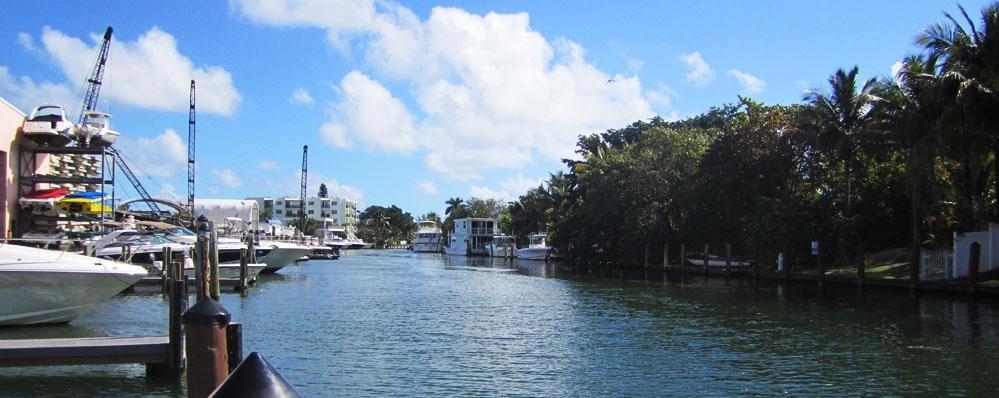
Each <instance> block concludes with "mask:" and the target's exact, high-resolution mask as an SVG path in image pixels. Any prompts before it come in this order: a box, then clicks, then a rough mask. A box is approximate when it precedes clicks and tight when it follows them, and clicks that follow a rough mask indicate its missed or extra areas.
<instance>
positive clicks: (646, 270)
mask: <svg viewBox="0 0 999 398" xmlns="http://www.w3.org/2000/svg"><path fill="white" fill-rule="evenodd" d="M642 279H643V280H644V281H645V282H648V281H649V244H648V243H647V242H646V243H645V259H644V260H643V261H642Z"/></svg>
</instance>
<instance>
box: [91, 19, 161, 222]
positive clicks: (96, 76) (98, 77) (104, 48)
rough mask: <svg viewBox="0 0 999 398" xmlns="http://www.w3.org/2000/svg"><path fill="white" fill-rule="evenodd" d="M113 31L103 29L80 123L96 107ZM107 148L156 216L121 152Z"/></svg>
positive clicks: (158, 209) (154, 203) (155, 208)
mask: <svg viewBox="0 0 999 398" xmlns="http://www.w3.org/2000/svg"><path fill="white" fill-rule="evenodd" d="M113 32H114V29H112V28H111V27H110V26H108V29H107V30H106V31H104V41H103V42H102V43H101V49H100V51H99V52H98V53H97V62H96V63H94V70H93V71H92V72H91V73H90V78H89V79H87V91H86V94H84V97H83V109H82V110H80V118H79V121H80V125H85V124H86V121H87V112H89V111H93V110H95V109H97V98H98V97H99V96H100V95H101V85H102V84H103V82H104V67H105V66H106V65H107V62H108V51H109V50H110V48H111V34H112V33H113ZM107 149H108V152H111V154H112V155H113V157H114V162H115V164H117V165H118V168H120V169H121V171H122V172H123V173H124V174H125V177H127V178H128V181H129V182H131V183H132V186H134V187H135V190H136V191H138V192H139V195H140V196H142V199H143V200H144V201H145V202H146V203H147V204H149V208H151V209H153V211H154V212H155V213H156V215H157V216H158V215H159V214H160V208H159V206H157V205H156V202H153V201H151V199H152V198H151V197H150V196H149V193H148V192H146V189H145V188H143V187H142V183H141V182H139V179H138V178H136V177H135V174H134V173H132V169H131V168H129V167H128V165H127V164H125V160H124V159H122V158H121V153H119V152H118V150H117V149H115V148H114V147H112V146H108V148H107Z"/></svg>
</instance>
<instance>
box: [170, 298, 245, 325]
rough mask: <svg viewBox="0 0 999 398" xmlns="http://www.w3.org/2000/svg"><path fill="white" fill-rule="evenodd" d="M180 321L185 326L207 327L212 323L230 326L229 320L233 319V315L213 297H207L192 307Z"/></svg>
mask: <svg viewBox="0 0 999 398" xmlns="http://www.w3.org/2000/svg"><path fill="white" fill-rule="evenodd" d="M180 319H181V321H182V322H183V324H185V325H207V324H212V323H217V324H222V325H228V324H229V320H231V319H232V315H230V314H229V311H226V309H225V308H224V307H222V305H221V304H219V303H218V302H217V301H215V300H214V299H212V298H211V297H205V298H203V299H201V301H199V302H198V303H197V304H195V305H194V306H193V307H191V309H189V310H187V312H185V313H184V316H182V317H181V318H180Z"/></svg>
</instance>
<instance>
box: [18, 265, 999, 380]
mask: <svg viewBox="0 0 999 398" xmlns="http://www.w3.org/2000/svg"><path fill="white" fill-rule="evenodd" d="M222 304H223V305H224V306H225V307H226V308H227V309H229V311H230V312H232V314H233V319H234V320H235V321H239V322H242V323H243V324H244V333H245V336H244V349H245V350H246V352H247V353H248V352H250V351H259V352H261V353H262V354H263V355H264V357H266V358H267V359H268V360H269V361H270V362H271V364H273V365H274V366H275V367H277V368H278V369H279V370H280V371H281V372H282V374H284V376H285V377H287V378H288V379H289V380H290V381H291V382H292V383H293V384H295V385H296V387H297V388H298V389H299V390H300V391H302V392H303V393H305V394H306V395H307V396H316V397H318V396H437V395H460V396H554V397H568V396H572V397H576V396H598V397H603V396H628V397H637V396H657V397H658V396H673V395H760V394H763V395H774V394H794V395H837V396H838V395H859V394H868V395H886V394H887V395H940V394H950V395H973V396H974V395H979V396H980V395H992V396H995V395H996V394H997V392H999V377H996V375H997V374H999V328H997V326H999V310H997V308H999V307H997V306H996V304H994V303H988V302H984V303H983V302H979V303H978V304H975V305H969V304H968V303H967V302H964V301H955V300H947V299H940V298H923V299H920V300H915V299H909V298H907V297H905V296H904V295H903V297H898V296H896V295H885V294H876V293H872V292H869V293H867V294H866V295H860V294H858V293H856V292H855V291H853V290H852V289H846V290H832V289H828V288H827V289H826V290H824V291H823V292H821V293H819V292H817V291H816V289H815V288H814V287H811V286H807V287H806V286H802V287H798V288H792V289H777V288H759V289H753V288H752V287H751V286H726V285H725V283H724V281H711V282H710V284H709V286H707V287H705V286H704V284H703V282H702V281H694V282H693V283H691V284H688V285H684V286H682V287H681V286H679V285H676V284H670V285H668V286H665V287H664V286H663V285H662V284H661V283H652V282H649V283H643V282H641V281H638V282H635V281H619V280H605V279H597V278H592V277H581V276H571V275H559V274H558V272H557V270H555V269H553V267H552V266H545V265H543V264H523V263H522V264H519V265H517V266H513V265H510V264H509V263H506V264H505V265H504V263H503V262H501V261H496V262H492V261H490V260H488V259H465V258H460V257H456V258H446V259H442V258H441V257H440V256H435V255H422V254H413V253H408V252H405V251H363V252H358V253H353V254H350V253H348V254H347V255H345V256H344V257H343V258H341V259H340V260H337V261H312V262H310V263H307V264H306V265H302V266H298V267H289V268H285V269H284V270H282V271H281V272H280V273H279V274H278V275H273V276H271V277H265V278H263V279H262V280H261V281H260V282H258V284H257V286H256V288H255V289H254V290H253V291H252V292H251V294H250V296H249V297H247V298H240V297H239V296H238V295H234V294H226V295H224V296H223V298H222ZM165 326H166V303H165V302H164V301H163V299H162V298H161V297H160V296H157V295H127V296H120V297H116V298H114V299H112V300H110V301H108V302H107V303H106V304H105V305H103V306H102V307H100V308H99V309H98V310H97V311H95V312H93V313H91V314H88V315H85V316H83V317H81V318H80V319H77V320H76V321H74V322H73V323H71V324H70V325H67V326H56V327H41V328H8V329H0V338H27V337H36V338H37V337H68V336H135V335H162V334H164V333H165ZM0 395H2V396H32V397H37V396H65V397H82V396H183V395H184V391H183V390H182V388H181V387H177V386H173V385H169V384H168V385H162V384H155V383H152V382H148V381H147V380H146V378H145V377H144V368H143V367H142V366H140V365H118V366H112V367H60V368H20V369H9V368H8V369H4V368H0Z"/></svg>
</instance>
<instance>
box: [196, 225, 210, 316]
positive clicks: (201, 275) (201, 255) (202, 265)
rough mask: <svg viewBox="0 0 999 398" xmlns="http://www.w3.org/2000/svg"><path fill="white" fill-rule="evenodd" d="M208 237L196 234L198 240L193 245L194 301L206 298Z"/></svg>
mask: <svg viewBox="0 0 999 398" xmlns="http://www.w3.org/2000/svg"><path fill="white" fill-rule="evenodd" d="M207 246H208V237H207V236H206V235H205V234H200V233H199V234H198V240H197V242H196V243H195V244H194V293H195V295H196V296H197V298H196V300H197V301H201V299H203V298H205V297H208V280H207V278H208V272H209V267H208V253H207V250H206V247H207Z"/></svg>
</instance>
